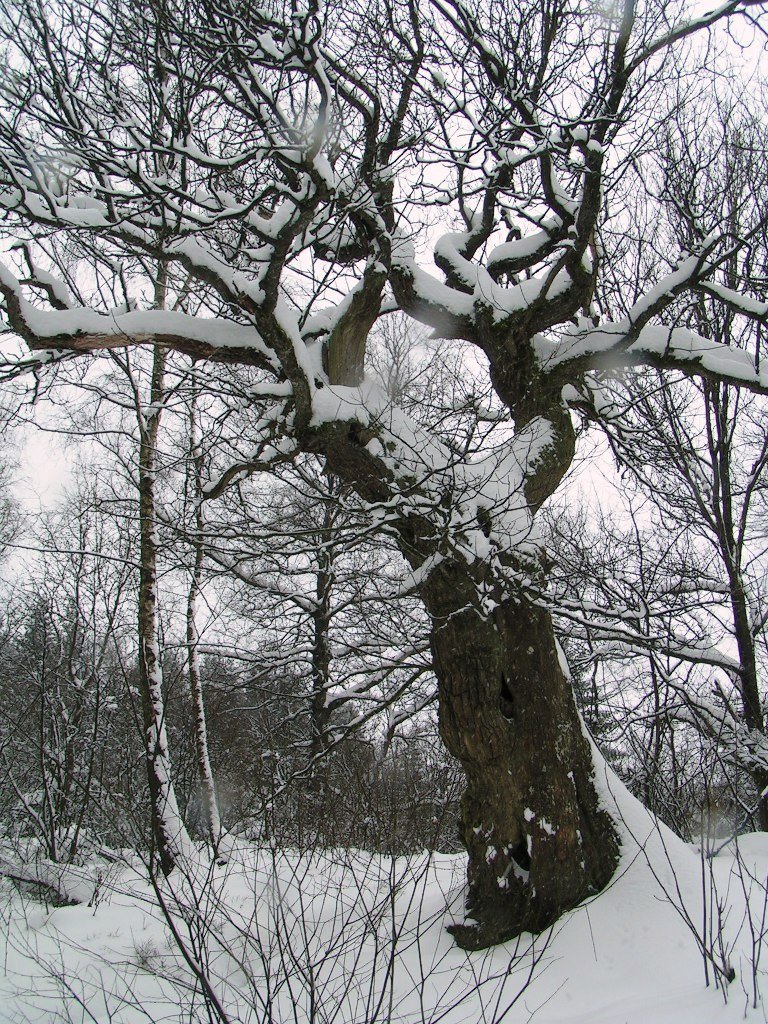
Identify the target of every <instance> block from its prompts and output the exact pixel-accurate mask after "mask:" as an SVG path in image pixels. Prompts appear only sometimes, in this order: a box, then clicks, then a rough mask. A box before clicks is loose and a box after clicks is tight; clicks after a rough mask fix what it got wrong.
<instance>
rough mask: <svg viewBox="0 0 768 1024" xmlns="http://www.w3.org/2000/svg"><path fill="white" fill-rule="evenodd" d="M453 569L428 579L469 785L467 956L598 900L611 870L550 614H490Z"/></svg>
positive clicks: (448, 731)
mask: <svg viewBox="0 0 768 1024" xmlns="http://www.w3.org/2000/svg"><path fill="white" fill-rule="evenodd" d="M473 590H474V584H473V581H472V580H471V579H470V578H469V576H468V575H467V574H466V572H465V571H463V569H462V567H461V566H460V565H458V564H456V563H447V564H444V565H443V566H441V567H440V568H439V569H438V570H437V571H435V572H433V573H432V574H431V576H430V579H429V582H428V583H427V585H426V586H425V588H424V598H425V601H426V604H427V607H428V609H429V611H430V613H431V615H432V619H433V623H434V625H433V630H432V652H433V656H434V667H435V672H436V674H437V678H438V684H439V715H440V733H441V735H442V738H443V741H444V742H445V744H446V746H447V748H448V750H449V751H450V752H451V753H452V754H453V755H454V756H455V757H456V758H458V760H459V761H460V762H461V764H462V766H463V768H464V771H465V773H466V777H467V789H466V792H465V794H464V797H463V800H462V808H461V832H462V839H463V841H464V844H465V846H466V848H467V852H468V854H469V865H468V883H469V887H468V895H467V916H468V918H469V919H471V920H469V921H468V922H467V923H465V924H459V925H455V926H454V927H453V928H452V929H451V931H452V932H453V934H454V936H455V938H456V941H457V942H458V944H459V945H461V946H463V947H464V948H465V949H481V948H484V947H486V946H490V945H493V944H495V943H498V942H503V941H504V940H505V939H508V938H511V937H512V936H513V935H517V934H518V933H520V932H521V931H526V930H527V931H533V932H538V931H541V930H542V929H544V928H546V927H547V926H548V925H550V924H552V923H553V922H554V921H556V920H557V918H558V917H559V916H560V915H561V914H562V913H563V912H564V911H566V910H569V909H571V908H573V907H574V906H576V905H577V904H578V903H580V902H581V901H582V900H583V899H584V898H585V897H587V896H589V895H590V894H591V893H594V892H598V891H599V890H600V889H602V888H603V887H604V886H605V885H606V884H607V882H608V881H609V879H610V877H611V875H612V873H613V871H614V869H615V866H616V861H617V855H618V842H617V839H616V834H615V831H614V828H613V824H612V822H611V820H610V818H609V817H608V815H607V813H606V812H605V811H604V810H603V809H602V808H601V807H600V804H599V801H598V797H597V794H596V791H595V787H594V784H593V778H592V776H593V768H594V765H593V760H592V754H591V750H590V746H589V743H588V741H587V739H586V737H585V735H584V732H583V730H582V723H581V721H580V718H579V714H578V711H577V709H576V705H575V703H574V698H573V692H572V689H571V684H570V681H569V679H568V677H567V675H566V672H565V670H564V666H563V664H562V663H561V659H560V655H559V651H558V647H557V643H556V641H555V637H554V632H553V629H552V622H551V619H550V617H549V615H548V614H547V613H546V612H545V611H542V610H540V609H538V608H535V607H533V606H532V605H530V604H529V603H527V602H526V601H525V600H523V599H512V598H510V599H508V600H506V601H505V602H503V603H501V604H499V605H498V606H497V607H496V608H495V609H494V611H493V612H492V613H491V614H490V615H487V616H484V615H482V614H480V613H479V612H478V611H477V610H476V608H477V605H476V603H475V602H474V601H473V600H472V598H473V597H474V593H473Z"/></svg>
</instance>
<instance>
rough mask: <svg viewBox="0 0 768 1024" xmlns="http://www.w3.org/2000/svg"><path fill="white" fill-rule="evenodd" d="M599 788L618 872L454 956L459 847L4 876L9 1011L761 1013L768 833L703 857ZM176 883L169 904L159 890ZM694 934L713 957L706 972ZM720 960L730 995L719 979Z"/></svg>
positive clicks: (708, 1022) (391, 1018)
mask: <svg viewBox="0 0 768 1024" xmlns="http://www.w3.org/2000/svg"><path fill="white" fill-rule="evenodd" d="M606 786H607V787H608V788H607V790H606V797H607V799H608V801H609V802H611V803H613V805H614V806H615V808H616V811H617V813H618V814H619V815H620V816H621V819H622V821H623V825H622V828H623V833H624V836H625V840H624V854H623V858H622V862H621V866H620V869H619V871H618V872H617V875H616V877H615V879H614V881H613V883H612V884H611V885H610V887H609V888H608V889H607V890H606V891H605V892H604V893H602V894H601V895H600V896H599V897H597V898H595V899H593V900H591V901H589V902H588V903H587V904H586V905H584V906H582V907H580V908H578V909H577V910H575V911H574V912H572V913H571V914H569V915H567V916H566V917H565V918H564V919H563V920H561V921H560V922H559V923H558V925H557V926H556V927H555V928H554V929H552V930H551V931H550V932H548V933H545V934H543V935H541V936H537V937H532V936H523V937H521V938H520V939H518V940H517V941H514V942H510V943H507V944H506V945H505V946H501V947H498V948H496V949H494V950H492V951H490V952H486V953H474V954H466V953H463V952H461V951H460V950H458V949H456V947H455V946H454V945H453V942H452V940H451V938H450V936H449V935H448V934H447V933H446V931H445V925H446V924H448V923H450V921H451V920H452V919H455V918H459V917H460V916H461V908H462V896H463V889H462V886H463V874H464V860H463V858H462V857H450V856H442V855H438V856H433V857H431V858H430V857H428V856H427V855H424V856H422V857H416V858H412V859H409V860H406V859H398V860H390V859H387V858H382V857H377V856H373V855H370V854H366V853H362V852H359V851H354V852H349V851H338V852H335V853H327V852H326V853H323V854H314V855H307V856H303V857H302V856H299V855H298V854H296V853H289V852H279V851H270V850H268V849H264V848H257V847H255V846H250V845H246V844H241V845H236V847H235V848H234V850H233V852H232V856H231V858H230V861H229V863H228V864H226V865H223V866H212V867H211V866H210V865H208V863H207V862H206V861H205V859H204V857H203V856H202V855H201V859H200V860H199V861H196V862H195V863H194V864H191V865H190V867H189V871H188V877H187V878H186V879H180V880H179V879H177V881H176V882H175V884H174V893H173V894H172V893H171V891H170V889H169V888H168V887H164V888H163V889H162V891H160V892H159V893H155V892H153V889H152V887H151V884H150V883H149V881H148V880H147V877H146V874H145V873H144V872H143V870H142V868H141V865H140V864H139V863H138V862H133V863H125V864H121V865H119V866H115V865H109V864H108V863H106V862H102V863H99V862H97V861H93V862H91V863H89V864H88V865H87V867H85V868H82V869H73V870H71V871H69V872H68V873H67V874H66V876H65V877H64V878H63V882H64V886H65V887H67V888H68V890H69V892H70V894H71V895H73V896H76V897H79V898H81V899H85V901H86V902H85V903H83V904H80V905H77V906H64V907H58V908H54V907H51V906H48V907H46V906H44V905H43V904H42V903H41V902H39V900H34V899H33V898H32V897H31V896H29V895H26V896H22V895H19V893H18V890H17V889H16V888H14V887H12V886H11V885H10V883H6V886H5V888H4V890H3V891H4V899H3V917H4V921H5V925H6V927H5V928H4V929H3V932H5V935H4V936H3V938H2V939H1V940H0V943H2V946H3V954H2V955H3V960H2V963H3V965H4V974H5V977H4V979H3V980H2V982H0V1021H1V1022H2V1024H10V1022H14V1024H20V1022H25V1024H26V1022H30V1024H32V1022H34V1024H38V1022H39V1024H43V1022H54V1021H76V1022H78V1024H79V1022H86V1021H91V1022H94V1021H98V1022H99V1024H102V1022H104V1024H107V1022H109V1024H139V1022H147V1021H150V1022H153V1024H160V1022H163V1024H165V1022H168V1024H171V1022H179V1024H180V1022H197V1021H201V1022H207V1021H209V1020H213V1021H215V1020H219V1019H221V1020H229V1021H232V1022H242V1024H245V1022H248V1024H257V1022H258V1024H261V1022H270V1024H282V1022H286V1024H287V1022H293V1024H306V1022H312V1024H373V1022H382V1024H387V1022H392V1024H394V1022H408V1024H438V1022H443V1024H480V1022H483V1024H499V1022H501V1021H504V1022H506V1024H523V1022H528V1021H535V1022H537V1024H666V1022H669V1024H672V1022H674V1024H715V1022H717V1024H720V1022H730V1021H738V1020H742V1019H744V1018H745V1017H746V1019H747V1020H754V1021H764V1020H766V1019H768V1014H767V1013H766V1010H765V1009H764V1008H763V1005H762V1003H761V1001H760V988H761V987H762V988H763V989H764V990H765V992H766V994H767V998H766V1004H767V1005H768V974H767V973H766V972H765V971H764V970H763V967H762V963H763V961H764V963H765V965H767V966H768V950H766V951H765V954H764V956H763V958H762V961H761V959H760V949H759V941H756V944H753V933H754V935H755V938H756V940H759V936H760V934H761V932H762V931H763V930H764V929H765V927H766V922H765V917H766V877H767V874H768V835H762V834H761V835H748V836H744V837H742V838H741V839H740V841H739V846H738V849H737V848H736V846H735V845H733V844H731V845H730V846H728V847H726V848H725V849H724V850H722V851H721V852H720V853H719V854H718V856H717V857H716V858H715V859H714V861H713V862H712V871H711V872H710V870H709V868H708V862H706V861H705V862H703V863H702V860H701V858H700V857H699V855H698V853H697V852H696V851H695V850H694V849H692V848H690V847H688V846H686V845H685V844H683V843H681V842H680V840H678V839H677V838H676V837H674V836H673V835H672V834H671V833H670V832H668V831H667V830H666V829H664V828H659V827H657V826H656V825H654V823H653V822H652V820H651V819H650V817H649V816H648V815H647V814H646V812H645V811H644V810H643V809H642V808H641V807H640V805H639V804H637V803H636V801H634V800H633V799H632V798H631V797H629V795H628V794H627V793H626V791H625V790H624V789H623V787H621V786H620V784H619V783H618V782H617V781H616V780H615V779H613V778H612V777H611V778H610V779H607V780H606ZM745 892H747V893H749V894H750V900H749V903H747V902H746V901H745ZM174 898H175V900H177V901H178V903H177V904H176V906H177V910H176V911H175V912H174V913H173V914H172V915H171V916H170V917H169V918H165V917H164V914H163V911H162V909H161V903H165V905H166V906H167V907H168V908H169V909H170V907H171V906H172V905H173V904H174ZM89 902H90V904H91V905H88V903H89ZM179 905H181V907H182V910H181V912H180V911H179V910H178V907H179ZM718 906H719V907H720V908H721V909H720V911H719V912H718ZM747 908H749V909H747ZM169 923H170V925H172V927H173V929H175V930H176V934H177V938H176V939H174V938H173V936H172V934H171V928H170V927H169ZM702 946H703V947H704V948H705V949H709V950H711V953H712V958H713V962H712V963H710V964H709V979H710V985H709V987H708V988H707V987H706V986H705V972H704V957H703V955H702V951H701V949H702ZM182 947H183V949H182ZM726 959H727V961H728V966H731V967H732V968H733V970H734V971H735V978H734V980H733V981H732V982H731V983H730V984H725V983H724V984H723V986H722V987H724V988H725V989H726V990H727V1002H726V1000H725V999H724V996H723V994H722V992H721V991H718V988H717V986H716V985H715V983H714V974H715V971H716V967H715V965H716V964H717V965H720V966H723V965H724V960H726ZM754 963H756V965H757V971H756V983H757V988H758V998H757V1008H756V1009H754V1008H753V1003H754V1002H755V993H754V988H753V978H754V974H753V964H754ZM725 969H726V970H727V967H726V968H725ZM214 1003H215V1004H216V1005H217V1006H218V1008H219V1013H220V1016H219V1017H217V1016H216V1011H215V1010H214V1009H213V1008H212V1007H213V1004H214Z"/></svg>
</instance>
